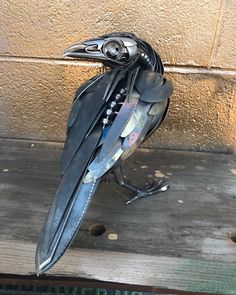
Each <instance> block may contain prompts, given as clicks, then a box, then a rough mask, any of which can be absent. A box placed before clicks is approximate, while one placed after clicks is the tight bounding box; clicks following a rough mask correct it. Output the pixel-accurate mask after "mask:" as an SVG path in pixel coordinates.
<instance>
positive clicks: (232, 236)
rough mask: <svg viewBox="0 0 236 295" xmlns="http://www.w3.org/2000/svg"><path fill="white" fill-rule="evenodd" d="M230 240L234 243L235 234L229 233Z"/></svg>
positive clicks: (235, 241)
mask: <svg viewBox="0 0 236 295" xmlns="http://www.w3.org/2000/svg"><path fill="white" fill-rule="evenodd" d="M230 239H231V240H232V241H233V242H234V243H236V233H231V234H230Z"/></svg>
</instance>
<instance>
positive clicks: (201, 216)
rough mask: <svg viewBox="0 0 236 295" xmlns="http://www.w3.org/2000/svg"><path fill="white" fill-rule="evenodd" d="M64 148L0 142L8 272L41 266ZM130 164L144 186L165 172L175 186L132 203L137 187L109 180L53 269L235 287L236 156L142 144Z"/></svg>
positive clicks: (1, 229)
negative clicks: (97, 228)
mask: <svg viewBox="0 0 236 295" xmlns="http://www.w3.org/2000/svg"><path fill="white" fill-rule="evenodd" d="M61 150H62V144H59V143H43V142H36V143H35V142H30V141H20V140H3V139H1V140H0V208H1V210H0V218H1V219H0V220H1V223H0V251H1V252H0V258H1V266H0V273H15V274H29V273H33V272H34V268H33V264H34V257H33V256H34V249H35V245H36V242H37V239H38V236H39V233H40V230H41V226H42V222H43V219H44V217H45V215H46V212H47V210H48V206H49V204H50V202H51V200H52V197H53V194H54V192H55V190H56V187H57V185H58V182H59V158H60V154H61ZM124 169H125V172H126V175H127V177H128V178H132V179H133V180H134V181H135V182H136V183H137V184H139V185H143V184H144V183H145V182H146V181H147V179H149V178H152V177H154V176H155V175H156V176H162V175H163V176H164V177H166V178H167V179H168V181H169V183H170V185H171V189H170V190H169V191H167V192H165V193H162V194H158V195H156V196H152V197H150V198H147V199H143V200H140V201H138V202H136V203H134V204H133V205H131V206H124V202H125V200H126V199H127V198H129V197H130V196H131V195H130V193H129V192H127V191H126V190H124V189H123V188H120V187H119V186H117V185H116V184H114V182H113V181H112V180H111V181H110V182H106V183H102V185H101V187H100V188H99V190H98V193H97V194H96V196H95V198H94V200H93V202H92V205H91V207H90V209H89V212H88V214H87V216H86V219H85V221H84V222H83V225H82V229H81V231H80V233H79V234H78V235H77V238H76V240H75V241H74V243H73V244H72V246H71V250H70V251H69V252H68V253H67V254H66V256H65V258H63V259H62V261H61V262H59V263H58V264H57V265H56V267H55V268H53V270H52V272H51V273H52V274H54V275H68V276H80V277H81V276H82V277H86V278H94V279H100V280H104V281H110V282H112V281H113V282H114V281H116V282H122V283H127V284H139V285H145V286H155V287H165V288H169V289H172V288H173V289H176V290H185V291H186V290H187V291H199V292H200V291H202V292H203V291H204V292H211V293H214V292H215V293H217V292H218V293H224V294H235V290H236V278H235V277H236V276H235V270H236V269H235V268H236V264H235V262H236V244H235V243H234V242H233V241H232V240H231V238H230V237H231V236H232V235H234V234H235V233H236V219H235V215H236V205H235V202H236V157H235V156H234V155H224V154H207V153H193V152H179V151H159V150H149V149H140V150H139V151H138V152H136V153H135V154H134V155H133V156H132V157H131V158H130V159H129V160H128V161H127V162H125V164H124ZM95 223H101V224H103V225H104V226H105V228H106V232H105V233H104V234H103V235H101V236H99V237H95V236H91V234H90V232H89V227H90V226H91V225H93V224H95ZM111 234H112V235H111ZM114 237H115V238H116V239H114ZM111 238H112V239H111ZM17 249H18V250H19V251H20V252H19V251H18V250H17ZM24 249H25V250H24ZM19 253H21V255H19ZM19 256H20V257H19ZM77 258H78V263H77V262H76V261H77ZM64 259H65V260H64ZM91 261H92V262H91ZM114 268H115V269H116V270H114ZM136 271H137V272H138V274H137V277H135V276H136V275H135V272H136ZM229 280H230V282H229ZM194 282H195V283H194ZM232 290H234V291H232ZM232 292H233V293H232Z"/></svg>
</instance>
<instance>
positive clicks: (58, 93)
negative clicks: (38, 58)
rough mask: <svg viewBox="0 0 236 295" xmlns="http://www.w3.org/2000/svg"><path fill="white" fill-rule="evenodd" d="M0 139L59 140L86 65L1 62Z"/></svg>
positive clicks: (85, 74)
mask: <svg viewBox="0 0 236 295" xmlns="http://www.w3.org/2000/svg"><path fill="white" fill-rule="evenodd" d="M0 72H2V73H3V75H2V78H1V79H0V137H9V138H27V139H36V140H51V141H62V140H64V139H65V131H66V121H67V116H68V112H69V110H70V107H71V103H72V100H73V98H74V93H75V90H76V89H77V88H78V87H79V86H80V85H81V84H82V82H84V81H86V80H87V79H89V78H91V77H93V76H95V75H96V74H97V73H98V72H99V69H96V68H91V67H89V66H84V67H78V66H69V65H56V64H55V65H47V64H41V63H18V62H10V63H8V62H1V63H0Z"/></svg>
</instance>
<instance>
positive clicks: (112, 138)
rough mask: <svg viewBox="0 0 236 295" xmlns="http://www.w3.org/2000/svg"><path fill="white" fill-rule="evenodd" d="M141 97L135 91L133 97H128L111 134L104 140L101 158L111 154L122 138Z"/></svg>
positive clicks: (110, 131) (111, 129)
mask: <svg viewBox="0 0 236 295" xmlns="http://www.w3.org/2000/svg"><path fill="white" fill-rule="evenodd" d="M139 98H140V95H139V94H138V92H137V91H133V92H132V95H131V96H130V98H129V99H128V96H127V97H126V99H125V101H124V103H123V105H122V107H121V109H120V111H119V113H118V114H117V116H116V118H115V120H114V122H113V123H112V125H111V128H110V130H109V133H108V135H107V137H106V138H105V140H104V143H103V145H102V149H101V153H100V157H101V158H103V157H104V156H105V155H106V154H109V153H110V150H111V149H112V147H113V146H114V144H115V143H116V142H117V140H118V138H119V137H120V135H121V133H122V132H123V130H124V128H125V126H126V125H127V122H128V121H129V119H130V118H131V116H132V114H133V112H134V110H135V108H136V106H137V104H138V101H139Z"/></svg>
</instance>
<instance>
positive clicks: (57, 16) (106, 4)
mask: <svg viewBox="0 0 236 295" xmlns="http://www.w3.org/2000/svg"><path fill="white" fill-rule="evenodd" d="M220 1H221V0H215V1H209V0H202V1H195V0H189V1H181V0H172V1H170V0H159V1H150V0H137V1H131V0H126V1H125V0H121V1H114V0H112V1H95V0H87V1H85V0H80V1H77V0H76V1H75V0H68V1H50V2H49V1H46V0H42V1H36V0H23V1H1V4H0V19H1V32H0V34H1V35H0V40H1V42H0V54H8V55H19V56H40V57H42V56H46V57H61V55H62V53H63V51H64V49H65V48H66V47H67V46H69V45H70V44H71V43H74V42H77V41H81V40H84V39H85V38H91V37H94V36H97V35H101V34H103V33H107V32H110V31H131V32H134V33H136V34H137V35H138V36H140V37H142V38H144V39H146V40H147V41H149V42H150V43H151V44H152V45H153V46H154V47H155V49H156V50H158V51H159V52H160V54H161V56H162V57H163V59H164V60H165V61H166V62H168V63H170V64H188V65H202V66H207V65H208V63H209V60H210V53H211V48H212V42H213V38H214V33H215V28H216V24H217V17H218V11H219V7H220Z"/></svg>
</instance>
